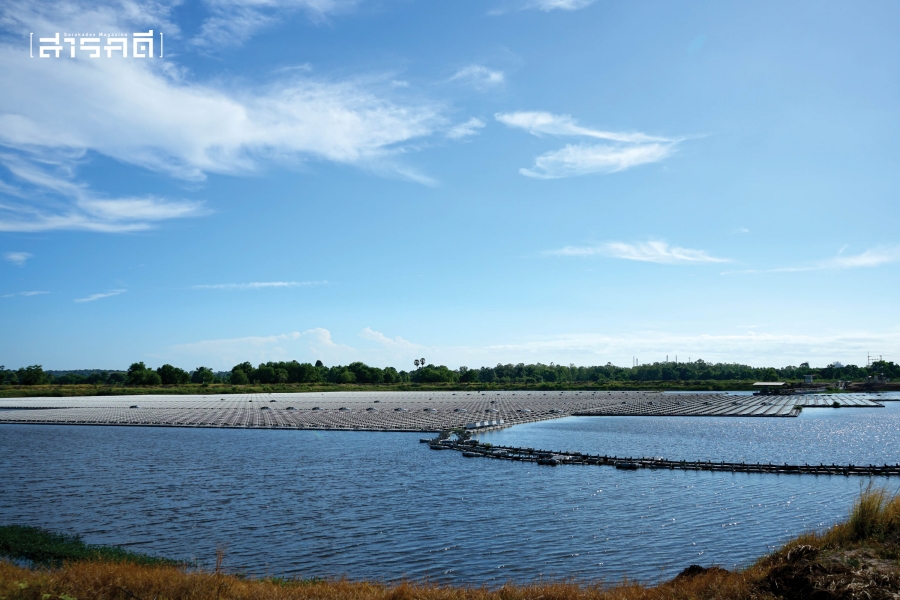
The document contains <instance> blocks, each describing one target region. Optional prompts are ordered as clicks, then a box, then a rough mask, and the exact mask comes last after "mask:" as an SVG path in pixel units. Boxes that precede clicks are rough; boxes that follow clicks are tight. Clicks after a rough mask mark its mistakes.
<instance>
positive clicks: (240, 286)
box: [193, 281, 328, 290]
mask: <svg viewBox="0 0 900 600" xmlns="http://www.w3.org/2000/svg"><path fill="white" fill-rule="evenodd" d="M314 285H328V282H327V281H251V282H249V283H216V284H210V285H195V286H193V289H195V290H261V289H266V288H295V287H307V286H314Z"/></svg>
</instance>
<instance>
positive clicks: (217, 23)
mask: <svg viewBox="0 0 900 600" xmlns="http://www.w3.org/2000/svg"><path fill="white" fill-rule="evenodd" d="M203 4H204V5H205V6H206V8H207V9H208V10H209V15H208V16H207V18H206V20H205V21H204V22H203V25H202V26H201V28H200V33H199V34H198V35H197V36H196V37H195V38H194V39H193V40H192V41H193V43H194V44H195V45H196V46H199V47H201V48H217V47H221V46H237V45H240V44H242V43H243V42H245V41H246V40H248V39H249V38H251V37H253V35H255V34H256V33H257V32H259V31H260V30H261V29H263V28H265V27H267V26H268V25H270V24H273V23H275V22H277V21H279V20H281V19H284V18H286V17H288V16H290V15H291V14H293V13H296V12H298V11H302V12H305V13H306V14H307V15H308V16H309V18H310V19H312V20H313V21H318V22H322V21H325V20H326V19H327V18H328V17H330V16H332V15H336V14H340V13H346V12H349V11H351V10H352V9H353V8H354V7H356V5H357V4H358V1H357V0H205V2H204V3H203Z"/></svg>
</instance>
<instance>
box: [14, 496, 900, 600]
mask: <svg viewBox="0 0 900 600" xmlns="http://www.w3.org/2000/svg"><path fill="white" fill-rule="evenodd" d="M3 529H7V528H3ZM3 552H4V553H5V554H6V555H7V556H19V557H21V556H20V554H17V551H16V548H10V547H5V548H4V550H3ZM135 556H138V557H139V556H140V555H131V557H128V556H125V557H123V556H116V557H112V558H108V557H88V558H87V559H83V560H78V559H73V560H67V561H66V562H64V563H63V564H61V565H59V564H57V565H56V566H42V565H36V566H34V567H31V568H26V567H22V566H18V565H15V564H13V563H10V562H6V561H0V598H3V599H10V600H12V599H29V600H31V599H33V600H51V599H59V600H73V599H77V600H84V599H88V598H97V599H99V600H123V599H139V600H151V599H155V600H163V599H197V600H200V599H209V600H224V599H226V598H229V599H235V600H245V599H246V600H251V599H252V600H256V599H273V600H281V599H284V600H288V599H291V600H293V599H297V600H413V599H421V600H663V599H667V600H668V599H672V600H681V599H684V600H688V599H697V600H702V599H712V598H716V599H718V598H729V599H732V598H734V599H748V600H750V599H767V598H773V599H774V598H787V599H795V598H796V599H801V598H803V599H806V598H815V599H837V598H842V599H844V598H846V599H853V598H860V599H862V598H865V599H881V598H885V599H887V598H898V597H900V561H898V559H900V497H898V496H896V495H892V494H890V493H888V492H886V491H885V490H884V489H877V488H871V487H870V488H868V489H866V490H865V491H864V492H862V493H861V494H860V497H859V498H858V499H857V501H856V503H855V504H854V507H853V509H852V510H851V512H850V515H849V518H848V519H847V521H845V522H843V523H840V524H838V525H836V526H835V527H832V528H831V529H829V530H827V531H824V532H821V533H810V534H806V535H803V536H800V537H799V538H797V539H795V540H792V541H791V542H789V543H788V544H786V545H785V546H784V547H783V548H781V549H780V550H778V551H777V552H775V553H773V554H771V555H768V556H765V557H763V558H761V559H759V560H758V561H757V562H756V563H755V564H753V565H751V566H750V567H748V568H747V569H745V570H743V571H739V572H729V571H726V570H724V569H720V568H717V567H710V568H702V567H697V566H694V565H692V566H690V567H688V568H687V569H685V570H684V571H683V572H682V573H681V574H680V575H678V576H677V577H675V578H674V579H672V580H670V581H667V582H664V583H661V584H657V585H642V584H639V583H633V582H629V581H623V582H620V583H617V584H606V583H577V582H571V583H565V582H563V583H534V584H528V585H511V584H510V585H505V586H503V587H500V588H485V587H453V586H442V585H436V584H430V583H427V582H424V583H422V582H418V583H410V582H406V583H401V584H385V583H378V582H351V581H347V580H331V581H322V580H313V581H309V580H292V579H282V578H276V579H272V578H269V579H247V578H242V577H238V576H234V575H228V574H226V573H224V572H222V571H221V570H220V568H219V566H218V565H217V567H216V569H215V570H214V571H212V572H198V571H194V570H188V569H185V568H184V567H183V566H177V565H174V564H171V563H168V564H167V563H165V562H159V563H148V562H146V561H144V560H143V559H139V558H138V559H135V558H134V557H135ZM220 559H221V557H220ZM51 562H52V561H51ZM46 564H47V563H45V565H46Z"/></svg>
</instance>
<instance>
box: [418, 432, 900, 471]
mask: <svg viewBox="0 0 900 600" xmlns="http://www.w3.org/2000/svg"><path fill="white" fill-rule="evenodd" d="M423 441H427V440H423ZM428 445H429V447H430V448H431V449H432V450H456V451H458V452H462V455H463V456H464V457H466V458H477V457H484V458H493V459H497V460H512V461H525V462H533V463H537V464H539V465H548V466H556V465H605V466H610V467H615V468H617V469H625V470H629V471H636V470H638V469H670V470H681V471H720V472H726V473H776V474H784V475H846V476H849V475H862V476H868V477H890V476H898V475H900V465H880V466H879V465H869V466H857V465H824V464H820V465H809V464H805V465H788V464H784V465H774V464H763V463H756V464H753V463H743V462H740V463H734V462H711V461H689V460H680V461H679V460H666V459H664V458H631V457H622V456H603V455H599V454H598V455H591V454H582V453H581V452H548V451H546V450H535V449H534V448H513V447H510V446H492V445H487V444H482V443H480V442H478V441H477V440H466V441H453V440H431V441H429V442H428Z"/></svg>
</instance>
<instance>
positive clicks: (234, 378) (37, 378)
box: [0, 359, 900, 386]
mask: <svg viewBox="0 0 900 600" xmlns="http://www.w3.org/2000/svg"><path fill="white" fill-rule="evenodd" d="M804 375H815V376H817V377H818V378H819V379H823V380H829V381H833V380H847V381H858V380H862V379H865V378H866V377H869V376H872V375H882V376H884V377H889V378H897V377H900V365H898V364H895V363H893V362H890V361H878V362H874V363H872V364H871V365H869V366H867V367H858V366H856V365H836V364H831V365H828V366H827V367H810V366H809V363H801V364H800V365H799V366H787V367H782V368H780V369H776V368H774V367H768V368H766V367H751V366H748V365H741V364H737V363H708V362H706V361H704V360H702V359H701V360H696V361H693V362H679V363H676V362H656V363H652V364H646V365H638V366H633V367H618V366H616V365H613V364H612V363H607V364H606V365H603V366H593V367H579V366H576V365H571V364H570V365H568V366H566V365H556V364H554V363H550V364H549V365H545V364H542V363H536V364H529V365H526V364H524V363H519V364H516V365H513V364H507V365H503V364H498V365H497V366H495V367H480V368H469V367H459V368H458V369H450V368H448V367H446V366H444V365H433V364H428V365H423V366H422V367H420V368H417V369H414V370H411V371H403V370H400V371H398V370H397V369H395V368H394V367H386V368H380V367H370V366H368V365H366V364H365V363H362V362H353V363H350V364H349V365H345V366H342V365H336V366H332V367H326V366H325V365H324V364H322V361H320V360H318V361H316V362H315V363H314V364H313V363H309V362H304V363H301V362H297V361H296V360H292V361H280V362H266V363H261V364H259V365H257V366H253V365H252V364H251V363H249V362H243V363H240V364H238V365H235V366H234V367H233V368H232V369H231V371H224V372H215V371H213V370H212V369H211V368H208V367H202V366H201V367H198V368H196V369H194V370H193V371H190V372H189V371H185V370H184V369H180V368H178V367H174V366H172V365H170V364H164V365H162V366H161V367H158V368H156V369H152V368H149V367H147V366H146V365H145V364H144V363H143V362H136V363H133V364H132V365H131V366H130V367H129V368H128V370H127V371H92V372H87V373H84V372H83V374H82V373H77V372H66V373H64V374H62V375H54V374H53V373H48V372H46V371H44V370H43V368H42V367H41V365H32V366H29V367H23V368H21V369H17V370H9V369H6V367H3V366H0V384H5V385H42V384H60V385H65V384H91V385H129V386H156V385H187V384H190V383H193V384H211V383H229V384H232V385H247V384H273V383H307V384H316V383H329V384H351V383H356V384H396V383H488V384H507V383H516V384H539V383H559V384H566V383H569V384H585V383H604V382H611V383H615V382H622V383H625V382H651V381H665V382H679V381H681V382H703V381H747V380H756V381H775V380H797V379H802V378H803V376H804Z"/></svg>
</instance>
